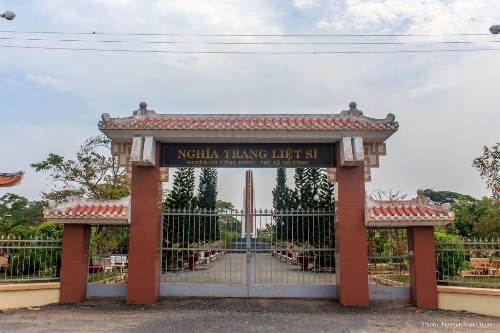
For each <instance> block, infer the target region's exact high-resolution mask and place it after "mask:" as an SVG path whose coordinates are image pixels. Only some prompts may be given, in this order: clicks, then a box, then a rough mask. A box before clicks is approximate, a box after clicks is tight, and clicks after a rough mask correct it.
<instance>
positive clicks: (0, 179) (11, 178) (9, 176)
mask: <svg viewBox="0 0 500 333" xmlns="http://www.w3.org/2000/svg"><path fill="white" fill-rule="evenodd" d="M23 177H24V171H18V172H14V173H0V187H9V186H14V185H17V184H19V183H20V182H21V180H22V179H23Z"/></svg>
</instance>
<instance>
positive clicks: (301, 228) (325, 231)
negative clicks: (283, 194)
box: [276, 168, 334, 247]
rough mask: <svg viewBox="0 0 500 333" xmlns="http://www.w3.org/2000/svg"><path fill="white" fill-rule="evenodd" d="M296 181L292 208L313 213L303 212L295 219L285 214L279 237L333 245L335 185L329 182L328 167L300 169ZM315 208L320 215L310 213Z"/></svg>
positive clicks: (315, 244) (280, 239)
mask: <svg viewBox="0 0 500 333" xmlns="http://www.w3.org/2000/svg"><path fill="white" fill-rule="evenodd" d="M294 181H295V189H294V191H293V192H292V194H293V195H292V196H291V197H292V198H293V200H291V207H292V208H293V209H294V210H299V211H302V212H309V213H307V214H302V215H301V214H300V213H299V214H298V215H297V216H293V217H291V218H285V217H283V218H282V222H283V223H282V225H281V226H280V225H277V231H276V232H277V234H278V237H277V238H278V240H279V241H288V242H295V243H297V242H298V243H304V244H306V243H307V244H308V246H309V245H314V246H317V247H325V246H327V247H333V246H334V230H333V219H332V216H333V209H334V187H333V184H331V183H328V181H327V176H326V170H325V169H321V168H306V169H304V168H297V169H295V174H294ZM318 210H319V212H320V213H319V214H318V213H317V212H318ZM314 211H315V212H316V215H311V214H310V212H314ZM324 213H326V214H324ZM328 213H329V214H328Z"/></svg>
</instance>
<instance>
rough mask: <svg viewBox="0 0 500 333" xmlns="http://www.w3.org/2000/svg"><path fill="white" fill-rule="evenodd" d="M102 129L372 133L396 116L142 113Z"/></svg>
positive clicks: (106, 119)
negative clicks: (347, 131)
mask: <svg viewBox="0 0 500 333" xmlns="http://www.w3.org/2000/svg"><path fill="white" fill-rule="evenodd" d="M102 119H103V120H102V121H100V122H99V129H101V130H106V129H111V130H116V129H156V130H187V129H189V130H210V129H217V130H220V129H222V130H228V129H229V130H257V129H258V130H283V131H287V130H330V131H331V130H335V131H342V130H368V131H370V130H372V131H395V130H397V129H398V126H399V125H398V123H397V122H395V121H394V115H392V114H389V115H387V117H386V118H384V119H374V118H369V117H365V116H364V115H363V113H362V112H361V111H359V110H358V109H356V107H355V105H354V108H351V109H349V110H347V111H342V112H341V113H340V114H219V115H217V114H208V115H207V114H156V113H155V112H154V111H151V110H146V109H140V110H137V111H136V112H134V116H131V117H126V118H111V117H110V116H109V114H107V113H105V114H103V115H102Z"/></svg>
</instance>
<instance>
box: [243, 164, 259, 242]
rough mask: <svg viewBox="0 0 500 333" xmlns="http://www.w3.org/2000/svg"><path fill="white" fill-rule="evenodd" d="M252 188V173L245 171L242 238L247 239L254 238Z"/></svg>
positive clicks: (253, 193)
mask: <svg viewBox="0 0 500 333" xmlns="http://www.w3.org/2000/svg"><path fill="white" fill-rule="evenodd" d="M254 195H255V192H254V188H253V172H252V170H247V171H246V173H245V194H244V203H245V228H244V230H242V231H243V237H244V238H247V237H248V236H249V237H250V238H255V237H256V235H255V228H254V224H255V221H254V216H253V213H254V209H255V206H254Z"/></svg>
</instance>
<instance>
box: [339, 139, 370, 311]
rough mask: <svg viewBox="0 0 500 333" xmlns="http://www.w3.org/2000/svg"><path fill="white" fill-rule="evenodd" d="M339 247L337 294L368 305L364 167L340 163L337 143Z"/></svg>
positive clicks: (344, 300) (345, 300) (343, 301)
mask: <svg viewBox="0 0 500 333" xmlns="http://www.w3.org/2000/svg"><path fill="white" fill-rule="evenodd" d="M336 179H337V189H336V192H337V198H336V204H337V219H336V221H335V240H336V242H335V250H336V254H335V257H336V260H335V266H336V274H337V295H338V298H339V301H340V303H341V304H344V305H354V306H368V305H369V297H368V250H367V231H366V227H365V179H364V166H363V165H359V166H350V167H342V166H340V145H339V144H337V173H336Z"/></svg>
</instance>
